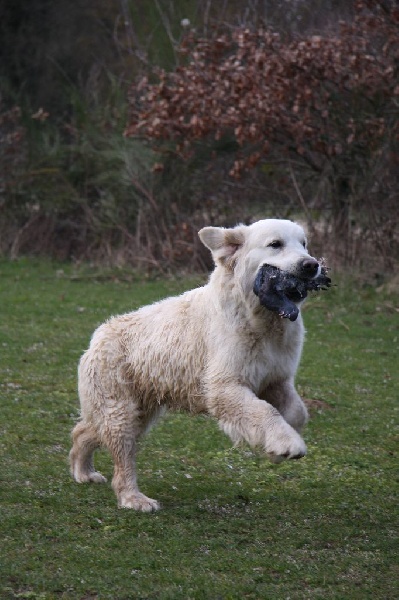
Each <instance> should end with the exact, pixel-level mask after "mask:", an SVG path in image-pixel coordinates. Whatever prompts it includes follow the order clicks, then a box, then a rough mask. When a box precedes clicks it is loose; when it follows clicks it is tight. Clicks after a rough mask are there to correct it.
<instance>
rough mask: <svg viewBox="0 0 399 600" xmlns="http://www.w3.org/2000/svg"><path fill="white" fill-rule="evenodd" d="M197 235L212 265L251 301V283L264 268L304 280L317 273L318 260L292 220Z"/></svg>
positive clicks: (216, 229) (210, 230)
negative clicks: (232, 279) (230, 279)
mask: <svg viewBox="0 0 399 600" xmlns="http://www.w3.org/2000/svg"><path fill="white" fill-rule="evenodd" d="M199 236H200V239H201V241H202V242H203V244H205V246H207V247H208V248H209V249H210V250H211V252H212V256H213V259H214V261H215V263H216V266H217V267H218V268H219V269H222V270H224V271H225V272H226V274H230V276H232V277H234V279H236V281H237V282H238V283H239V285H240V287H241V288H242V290H243V291H244V294H245V296H246V298H248V300H249V301H251V302H252V301H253V288H254V283H255V281H256V279H257V276H258V273H259V271H260V270H261V269H262V268H263V267H264V266H265V265H269V266H271V267H275V268H276V269H279V270H281V271H284V272H285V273H288V274H290V275H292V276H294V277H297V278H299V279H301V280H304V281H309V280H313V279H316V278H317V277H318V276H320V274H321V268H322V267H321V265H320V263H319V261H317V260H316V259H315V258H314V257H312V256H311V255H310V254H309V252H308V250H307V239H306V235H305V232H304V230H303V229H302V227H301V226H300V225H298V224H297V223H294V222H292V221H288V220H283V219H265V220H262V221H258V222H256V223H253V224H252V225H249V226H245V225H238V226H237V227H234V228H232V229H224V228H222V227H204V229H201V231H200V232H199ZM300 301H301V299H300V298H298V300H297V302H298V303H299V302H300Z"/></svg>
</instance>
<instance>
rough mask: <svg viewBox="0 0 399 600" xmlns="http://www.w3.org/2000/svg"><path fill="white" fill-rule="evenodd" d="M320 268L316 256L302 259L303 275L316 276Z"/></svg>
mask: <svg viewBox="0 0 399 600" xmlns="http://www.w3.org/2000/svg"><path fill="white" fill-rule="evenodd" d="M318 269H319V263H318V262H317V260H315V259H314V258H305V259H304V260H303V261H302V265H301V272H302V275H303V277H314V276H315V275H316V274H317V271H318Z"/></svg>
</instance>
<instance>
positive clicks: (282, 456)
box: [264, 423, 306, 464]
mask: <svg viewBox="0 0 399 600" xmlns="http://www.w3.org/2000/svg"><path fill="white" fill-rule="evenodd" d="M264 451H265V453H266V454H267V456H268V458H269V460H270V461H271V462H272V463H274V464H278V463H280V462H282V461H283V460H286V459H297V458H302V457H304V456H305V454H306V444H305V442H304V441H303V439H302V438H301V436H300V435H299V434H298V433H297V432H296V431H295V429H293V428H292V427H291V426H290V425H288V423H282V424H279V425H278V426H277V427H273V429H272V430H270V431H267V432H266V441H265V445H264Z"/></svg>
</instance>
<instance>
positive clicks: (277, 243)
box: [267, 240, 283, 249]
mask: <svg viewBox="0 0 399 600" xmlns="http://www.w3.org/2000/svg"><path fill="white" fill-rule="evenodd" d="M267 246H268V248H275V249H277V248H282V247H283V242H282V241H281V240H273V242H270V244H268V245H267Z"/></svg>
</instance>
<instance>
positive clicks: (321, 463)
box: [0, 261, 399, 600]
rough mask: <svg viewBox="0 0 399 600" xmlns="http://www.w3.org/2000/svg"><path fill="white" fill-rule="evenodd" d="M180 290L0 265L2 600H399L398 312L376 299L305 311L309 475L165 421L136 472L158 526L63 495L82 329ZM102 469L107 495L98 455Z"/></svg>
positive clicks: (94, 499) (79, 492)
mask: <svg viewBox="0 0 399 600" xmlns="http://www.w3.org/2000/svg"><path fill="white" fill-rule="evenodd" d="M100 275H101V276H100ZM112 275H114V276H112ZM192 285H193V281H191V282H190V281H161V280H159V281H157V280H153V281H150V280H148V281H145V282H142V281H140V280H138V279H137V278H135V277H133V276H131V277H130V276H129V275H128V274H127V273H126V272H122V271H121V272H116V273H114V274H112V273H111V272H107V273H101V274H99V273H98V272H96V271H94V270H90V269H88V268H86V269H85V270H82V269H80V270H79V271H75V270H74V269H73V268H72V267H70V266H64V265H61V266H60V265H57V264H52V263H45V262H35V261H19V262H14V263H8V262H1V263H0V286H1V292H0V293H1V296H0V307H1V323H0V373H1V379H0V395H1V415H2V418H1V423H0V431H1V438H0V448H1V470H0V479H1V505H0V506H1V508H0V510H1V515H0V540H1V542H0V548H1V549H0V598H5V599H7V598H22V599H25V598H26V599H28V598H33V599H41V600H47V599H52V598H56V599H58V598H71V599H82V600H83V599H86V600H88V599H96V598H98V599H104V600H105V599H117V600H125V599H136V598H137V599H139V598H140V599H145V598H147V599H161V600H163V599H165V600H166V599H170V600H175V599H195V600H196V599H198V600H202V599H212V600H213V599H215V600H216V599H223V600H228V599H241V598H251V599H272V600H274V599H288V598H291V599H302V598H303V599H305V598H306V599H308V598H309V599H315V598H317V599H320V600H322V599H323V600H326V599H330V598H336V599H351V600H352V599H359V600H364V599H367V598H372V599H373V600H375V599H381V600H382V599H383V600H386V599H394V598H397V597H399V586H398V579H399V568H398V561H397V558H398V537H397V536H398V528H397V526H398V505H397V492H398V473H397V467H398V455H397V446H398V439H399V436H398V431H397V429H395V425H397V423H398V405H397V397H398V391H399V387H398V382H397V380H395V376H396V374H397V366H398V347H399V323H398V313H397V311H396V310H395V307H397V299H392V298H391V299H389V298H386V297H385V296H384V295H383V294H382V293H377V292H376V291H375V290H373V289H371V288H360V287H359V289H353V286H354V284H352V289H350V288H349V287H348V285H341V286H339V287H337V288H334V289H332V290H330V291H329V292H325V293H323V294H320V295H319V296H317V297H314V298H313V299H311V300H310V301H309V302H308V303H307V306H306V310H305V312H304V316H305V322H306V326H307V330H308V333H307V342H306V345H305V351H304V355H303V360H302V363H301V367H300V370H299V373H298V378H297V384H298V388H299V390H300V392H301V393H302V395H303V396H304V397H305V398H307V399H310V400H312V401H313V403H312V406H313V408H312V419H311V421H310V423H309V425H308V427H307V430H306V433H305V439H306V441H307V444H308V456H307V457H306V458H305V459H303V460H301V461H293V462H287V463H285V464H283V465H280V466H277V467H276V466H273V465H270V464H269V463H268V462H266V461H264V460H263V459H260V458H257V457H256V456H254V455H253V454H252V453H251V452H250V451H249V449H246V448H244V449H232V448H231V445H230V442H229V440H228V439H227V438H226V437H225V436H224V435H223V434H222V433H221V432H220V431H219V430H218V427H217V425H216V424H215V423H214V422H213V421H212V420H210V419H205V418H203V417H195V418H194V417H188V416H186V415H171V416H168V417H166V418H165V419H164V420H163V421H162V422H161V423H160V424H159V425H158V427H156V428H155V429H154V430H152V431H151V432H150V434H149V435H148V437H147V438H146V441H145V443H144V446H143V448H142V452H141V454H140V458H139V477H140V484H141V488H142V490H143V491H144V493H147V494H148V495H150V496H151V497H155V498H157V499H159V500H160V501H161V503H162V506H163V510H162V511H161V512H159V513H156V514H152V515H148V514H137V513H135V512H132V511H127V510H120V509H118V508H117V506H116V499H115V496H114V494H113V492H112V490H111V488H110V485H109V483H108V484H106V485H104V486H100V485H97V486H96V485H77V484H76V483H74V482H73V481H72V479H71V478H70V476H69V472H68V464H67V455H68V451H69V447H70V440H69V435H70V430H71V428H72V426H73V423H74V419H75V418H76V417H77V415H78V400H77V395H76V365H77V362H78V359H79V356H80V354H81V353H82V352H83V350H85V348H86V347H87V345H88V341H89V338H90V335H91V333H92V332H93V330H94V328H95V327H96V326H97V325H98V324H99V323H101V322H102V321H103V320H105V319H106V318H107V317H108V316H109V315H111V314H115V313H119V312H122V311H126V310H130V309H132V308H134V307H137V306H139V305H141V304H144V303H148V302H150V301H153V300H155V299H159V298H161V297H163V296H165V295H170V294H173V293H177V292H180V291H183V289H185V288H187V287H190V286H192ZM395 302H396V305H395ZM97 465H98V467H99V469H100V470H101V471H102V472H103V473H104V474H105V475H107V476H108V477H109V478H110V477H111V474H112V464H111V461H110V458H109V456H108V454H107V453H105V452H99V453H98V455H97Z"/></svg>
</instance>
